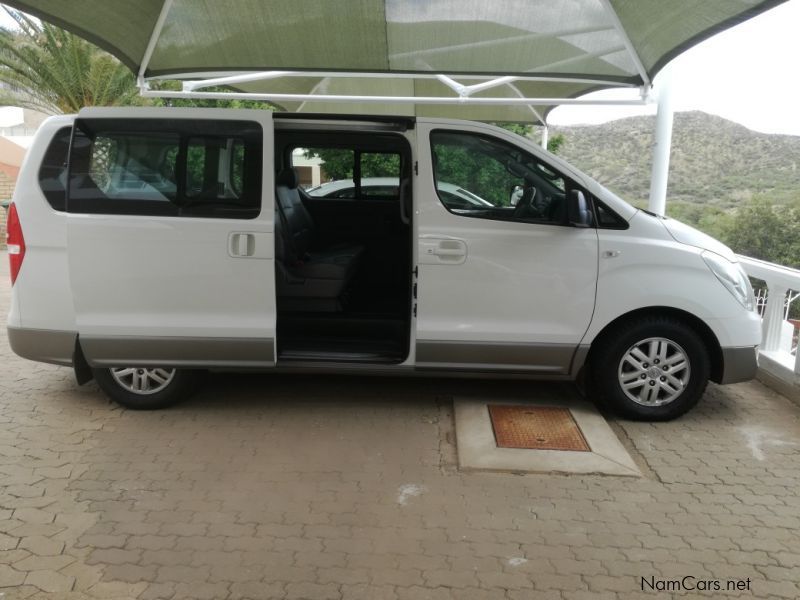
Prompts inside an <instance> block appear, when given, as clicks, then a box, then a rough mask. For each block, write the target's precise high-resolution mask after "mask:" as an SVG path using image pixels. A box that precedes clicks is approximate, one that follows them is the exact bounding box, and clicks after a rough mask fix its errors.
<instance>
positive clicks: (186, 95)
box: [141, 89, 647, 106]
mask: <svg viewBox="0 0 800 600" xmlns="http://www.w3.org/2000/svg"><path fill="white" fill-rule="evenodd" d="M141 95H142V96H143V97H145V98H174V99H178V98H183V99H190V98H195V99H202V100H265V101H267V102H276V103H280V102H314V101H317V102H366V103H372V104H375V103H378V104H475V105H483V106H486V105H503V104H506V105H515V106H520V105H521V106H527V105H538V106H558V105H562V104H563V105H570V106H575V105H589V106H642V105H644V104H647V100H646V99H642V100H600V99H593V98H502V97H501V98H482V97H481V98H474V97H471V96H465V97H461V96H459V97H448V96H358V95H336V94H325V95H317V94H272V93H263V94H262V93H253V92H203V91H197V92H193V91H180V92H169V91H162V90H149V89H145V90H143V91H142V92H141Z"/></svg>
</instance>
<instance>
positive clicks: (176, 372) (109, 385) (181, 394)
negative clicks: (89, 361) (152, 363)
mask: <svg viewBox="0 0 800 600" xmlns="http://www.w3.org/2000/svg"><path fill="white" fill-rule="evenodd" d="M92 371H93V372H94V378H95V380H96V381H97V384H98V385H99V386H100V388H101V389H102V390H103V391H104V392H105V393H106V394H107V395H108V396H109V397H110V398H111V399H112V400H114V401H116V402H117V403H118V404H121V405H122V406H124V407H125V408H130V409H133V410H155V409H158V408H166V407H168V406H172V405H174V404H177V403H178V402H180V401H182V400H185V399H186V398H188V397H189V396H190V395H191V394H192V393H193V392H194V391H195V389H196V388H197V384H198V381H199V379H200V372H199V371H190V370H185V369H170V368H164V367H115V368H111V369H92Z"/></svg>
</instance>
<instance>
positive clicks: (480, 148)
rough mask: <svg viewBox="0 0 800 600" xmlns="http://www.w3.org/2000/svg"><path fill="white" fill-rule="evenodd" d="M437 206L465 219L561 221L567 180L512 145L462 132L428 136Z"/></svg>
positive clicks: (563, 218)
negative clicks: (429, 138) (440, 204)
mask: <svg viewBox="0 0 800 600" xmlns="http://www.w3.org/2000/svg"><path fill="white" fill-rule="evenodd" d="M431 145H432V148H431V149H432V152H433V166H434V177H435V179H436V190H437V192H438V194H439V199H440V200H441V202H442V204H443V205H444V206H445V207H446V208H447V209H448V210H449V211H450V212H453V213H456V214H458V215H462V216H468V217H477V218H484V219H498V220H511V221H524V222H530V223H552V224H566V221H567V205H566V198H567V192H568V191H569V188H570V187H571V182H570V181H569V180H567V179H566V178H564V177H563V176H562V175H560V174H559V173H558V172H556V171H554V170H553V169H551V168H550V167H549V166H547V165H545V164H543V163H542V162H540V161H539V160H538V159H536V158H535V157H533V156H532V155H530V154H527V153H525V152H523V151H522V150H520V149H519V148H517V147H516V146H514V145H512V144H507V143H505V142H502V141H500V140H497V139H494V138H490V137H486V136H481V135H475V134H471V133H465V132H453V131H438V132H433V133H432V134H431Z"/></svg>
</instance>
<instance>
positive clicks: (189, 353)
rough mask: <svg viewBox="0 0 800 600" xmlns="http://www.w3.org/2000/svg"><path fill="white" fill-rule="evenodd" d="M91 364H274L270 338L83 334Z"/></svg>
mask: <svg viewBox="0 0 800 600" xmlns="http://www.w3.org/2000/svg"><path fill="white" fill-rule="evenodd" d="M80 343H81V348H82V349H83V354H84V356H86V361H87V362H88V363H89V365H91V366H92V367H118V366H135V367H138V366H141V367H158V366H162V367H167V366H168V367H178V368H180V367H194V368H208V367H221V368H224V367H228V366H230V367H243V368H252V367H256V368H257V367H272V366H273V365H274V364H275V352H274V347H275V344H274V341H273V340H272V339H271V338H197V337H146V338H144V337H135V336H102V337H99V336H83V335H82V336H81V337H80Z"/></svg>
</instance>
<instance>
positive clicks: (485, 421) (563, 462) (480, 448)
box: [453, 397, 642, 477]
mask: <svg viewBox="0 0 800 600" xmlns="http://www.w3.org/2000/svg"><path fill="white" fill-rule="evenodd" d="M489 404H503V405H515V406H516V405H521V406H562V407H565V408H568V409H569V411H570V412H571V413H572V416H573V417H574V419H575V422H576V423H577V424H578V427H580V429H581V431H582V432H583V435H584V437H585V438H586V441H587V443H588V444H589V447H590V449H591V452H575V451H569V450H522V449H518V448H498V447H497V444H496V442H495V437H494V432H493V431H492V423H491V420H490V419H489V409H488V406H489ZM453 405H454V406H453V408H454V411H455V421H456V442H457V444H456V445H457V448H458V465H459V467H460V468H461V469H464V470H480V471H506V472H508V471H512V472H525V473H570V474H592V473H594V474H602V475H622V476H628V477H641V476H642V473H641V471H640V470H639V467H637V466H636V463H635V462H634V461H633V459H632V458H631V456H630V455H629V454H628V451H627V450H626V449H625V447H624V446H623V445H622V443H621V442H620V441H619V439H618V438H617V436H616V435H614V432H613V431H612V430H611V427H609V425H608V423H606V421H605V419H604V418H603V417H602V416H601V415H600V414H599V413H598V412H597V409H596V408H595V407H594V406H592V405H591V404H589V403H588V402H585V401H583V400H581V399H579V398H577V397H575V398H567V399H565V398H557V397H552V398H541V399H514V398H512V399H509V398H455V399H454V400H453Z"/></svg>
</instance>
